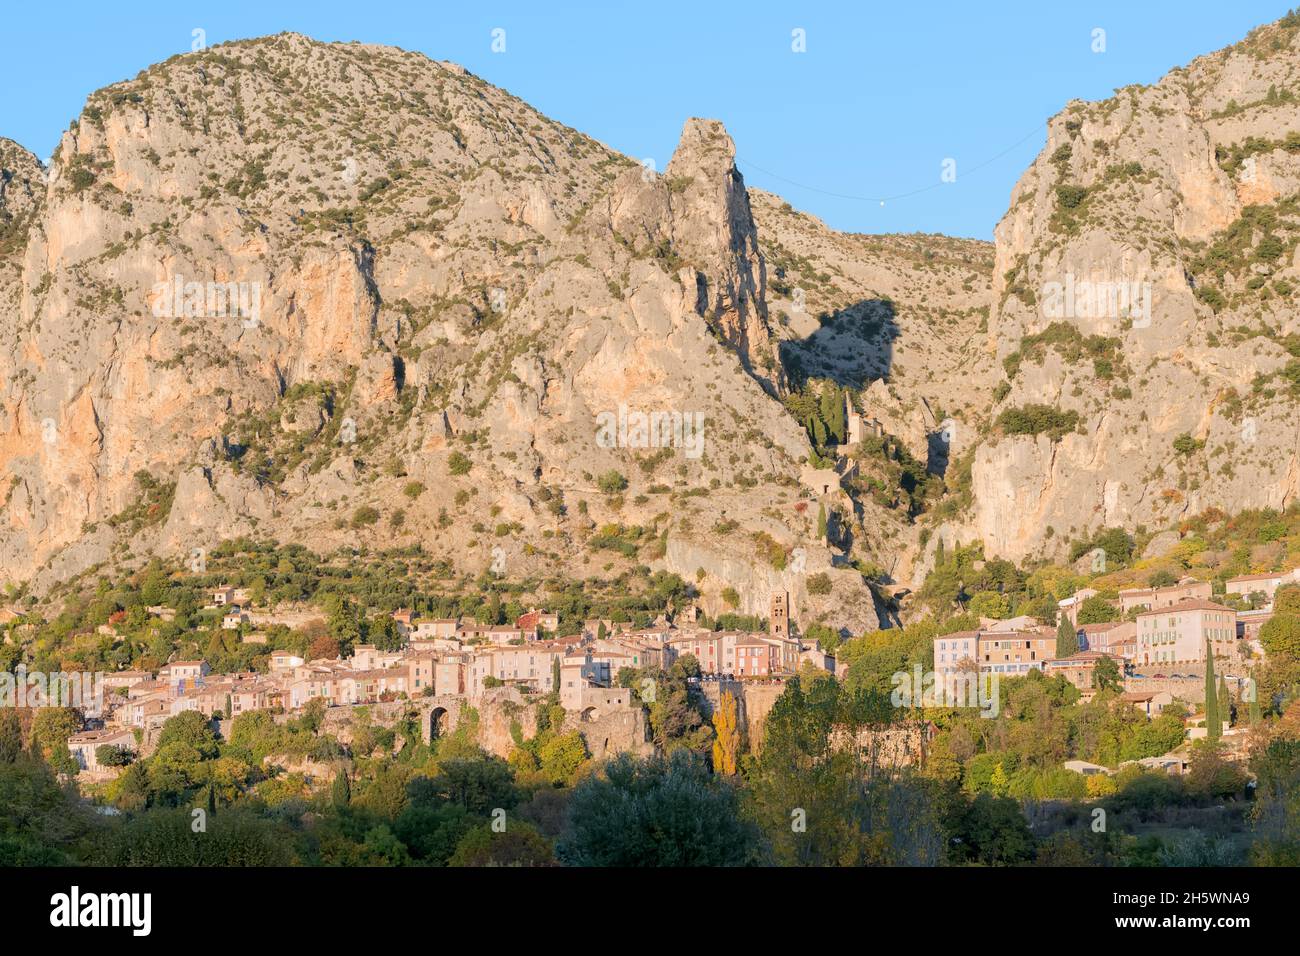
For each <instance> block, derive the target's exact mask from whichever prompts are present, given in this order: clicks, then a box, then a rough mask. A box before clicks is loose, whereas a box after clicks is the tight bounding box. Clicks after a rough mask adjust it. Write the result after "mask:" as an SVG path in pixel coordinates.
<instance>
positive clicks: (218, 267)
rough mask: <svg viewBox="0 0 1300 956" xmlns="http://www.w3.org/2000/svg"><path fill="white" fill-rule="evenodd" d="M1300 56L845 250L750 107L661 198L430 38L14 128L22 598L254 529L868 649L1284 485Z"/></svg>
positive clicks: (90, 106) (695, 142)
mask: <svg viewBox="0 0 1300 956" xmlns="http://www.w3.org/2000/svg"><path fill="white" fill-rule="evenodd" d="M1297 32H1300V27H1298V25H1297V23H1296V22H1295V18H1291V17H1288V18H1286V19H1284V20H1282V21H1279V22H1278V23H1276V24H1272V25H1269V26H1266V27H1262V28H1260V29H1259V30H1257V31H1255V32H1254V33H1252V34H1251V36H1250V37H1248V38H1247V39H1246V40H1244V41H1243V42H1242V43H1240V44H1237V45H1236V46H1234V47H1231V48H1229V49H1227V50H1224V51H1221V52H1219V53H1216V54H1213V55H1210V56H1207V57H1203V58H1201V59H1199V60H1197V61H1195V62H1194V63H1192V64H1191V65H1190V66H1188V67H1187V68H1184V69H1177V70H1174V71H1172V72H1171V73H1170V74H1169V75H1168V76H1166V77H1165V78H1164V79H1163V80H1161V81H1160V82H1159V83H1157V84H1155V85H1153V86H1151V87H1131V88H1126V89H1123V90H1120V91H1118V92H1117V94H1116V96H1115V97H1113V98H1111V99H1109V100H1106V101H1103V102H1100V103H1083V102H1073V103H1071V104H1069V105H1068V106H1067V108H1066V109H1065V110H1064V111H1063V112H1062V113H1061V114H1060V115H1058V116H1056V117H1054V118H1053V119H1052V120H1051V121H1050V122H1049V124H1048V143H1047V146H1046V148H1045V149H1044V150H1043V152H1042V154H1041V155H1040V156H1039V157H1038V158H1037V159H1036V160H1035V162H1034V163H1033V164H1032V165H1031V166H1030V168H1029V169H1028V170H1027V171H1026V173H1025V174H1024V176H1023V177H1022V178H1021V180H1020V182H1019V183H1018V184H1017V186H1016V188H1015V190H1014V192H1013V195H1012V198H1011V207H1010V209H1009V211H1008V212H1007V214H1006V216H1005V217H1004V219H1003V220H1002V222H1001V223H1000V224H999V226H998V228H997V231H996V243H995V244H993V245H990V244H988V243H982V242H978V241H974V240H961V239H950V238H947V237H943V236H928V235H899V236H868V235H853V234H844V233H838V232H836V231H834V230H832V229H830V228H828V227H827V226H826V225H825V224H823V223H821V222H819V221H818V220H816V219H815V218H813V217H811V216H808V215H806V214H803V213H800V212H798V211H797V210H795V209H793V208H792V207H791V206H790V205H789V204H788V203H786V202H784V201H783V200H782V199H780V198H779V197H776V196H773V195H770V194H768V193H765V192H762V191H760V190H752V189H747V188H746V186H745V183H744V181H743V178H742V177H741V175H740V173H739V172H738V171H737V169H736V166H735V163H734V153H735V150H734V145H733V143H732V141H731V139H730V137H729V136H728V135H727V133H726V131H725V129H724V128H723V127H722V125H721V124H720V123H718V122H716V121H711V120H701V119H691V120H688V121H687V122H686V123H685V126H684V129H683V132H682V137H681V141H680V143H679V144H678V147H677V150H676V152H675V153H674V155H673V158H672V161H671V162H670V164H669V165H668V167H667V168H666V170H664V172H663V173H662V174H659V173H656V172H654V171H653V170H649V169H645V168H642V167H641V166H640V165H638V164H637V163H635V162H634V161H632V160H631V159H629V158H628V157H625V156H623V155H621V154H619V153H617V152H615V151H613V150H610V149H608V148H606V147H604V146H602V145H601V144H599V143H596V142H595V141H593V140H591V139H590V138H588V137H586V136H584V135H582V134H581V133H578V132H576V131H574V130H571V129H568V128H566V127H564V126H562V125H560V124H558V123H556V122H554V121H552V120H550V119H548V118H547V117H545V116H543V115H541V114H540V113H538V112H536V111H535V110H533V109H532V108H530V107H529V106H527V105H526V104H525V103H523V102H521V101H519V100H518V99H516V98H515V97H512V96H511V95H509V94H508V93H506V92H505V91H503V90H500V89H497V88H495V87H493V86H491V85H490V84H488V83H486V82H484V81H483V80H481V79H479V78H477V77H475V76H473V75H471V74H469V73H467V72H466V71H465V70H463V69H461V68H460V67H458V66H455V65H454V64H450V63H439V62H433V61H430V60H428V59H427V58H426V57H424V56H423V55H420V54H416V53H408V52H405V51H401V50H397V49H393V48H387V47H378V46H369V45H363V44H356V43H350V44H325V43H319V42H316V41H313V40H310V39H308V38H306V37H302V36H298V35H294V34H284V35H279V36H274V37H267V38H262V39H257V40H249V41H240V42H236V43H230V44H224V45H221V46H218V47H214V48H211V49H209V50H205V51H200V52H197V53H192V54H186V55H183V56H178V57H173V58H172V59H171V60H168V61H167V62H165V63H162V64H159V65H157V66H154V67H151V68H150V69H148V70H145V71H144V72H143V73H141V74H140V75H139V76H138V77H136V78H135V79H133V80H130V81H127V82H123V83H119V84H115V85H113V86H110V87H107V88H106V89H103V90H100V91H98V92H96V93H94V94H93V95H92V96H91V97H90V98H89V99H88V101H87V103H86V106H85V108H84V109H83V111H82V113H81V115H80V117H78V118H77V120H75V121H74V122H73V123H72V124H71V126H70V128H69V129H68V131H67V132H66V133H65V134H64V136H63V140H62V143H61V144H60V146H59V149H58V150H57V152H56V154H55V156H54V158H53V160H52V162H51V165H50V168H49V169H48V170H46V169H45V168H44V167H43V166H42V165H41V164H40V163H39V162H37V161H36V159H35V158H34V157H32V156H31V155H30V154H29V153H27V152H26V151H25V150H23V149H22V148H21V147H19V146H17V145H16V144H13V143H10V142H9V141H7V140H0V171H2V172H0V476H2V477H3V488H4V491H3V495H4V497H3V501H2V507H0V569H2V572H3V573H2V574H0V583H5V584H8V585H11V586H19V585H26V586H29V587H31V588H32V589H33V591H34V592H37V593H39V592H40V591H41V590H42V589H44V588H48V587H49V586H50V585H52V584H53V583H55V582H57V581H60V580H64V579H67V578H68V577H70V576H73V575H76V574H79V573H82V572H85V571H87V570H88V569H94V568H98V567H103V566H112V567H119V566H127V567H129V566H134V565H136V564H138V563H139V562H140V561H143V560H144V559H145V558H147V556H149V555H151V554H156V553H162V554H171V555H184V556H186V557H188V558H190V559H192V560H194V561H202V560H203V555H204V553H205V550H206V549H209V548H211V547H212V546H213V545H215V544H216V543H218V542H220V541H221V540H224V539H228V538H231V537H236V536H240V535H248V536H252V537H266V538H274V539H276V540H279V541H283V542H300V543H304V544H307V545H309V546H311V547H312V548H314V549H317V550H320V551H322V552H326V551H332V550H334V549H337V548H340V547H343V548H348V547H355V548H364V549H371V550H374V549H383V548H394V547H411V546H415V545H418V546H420V547H421V548H423V549H424V550H425V551H426V553H429V554H432V555H435V556H437V557H439V558H441V559H443V560H445V561H446V562H447V565H448V567H450V568H454V569H455V570H456V571H457V572H459V573H462V574H479V573H483V572H490V573H495V574H504V575H512V576H513V575H527V574H534V573H547V574H563V575H567V576H570V577H574V578H582V577H588V576H601V575H608V574H610V573H611V572H614V571H617V570H618V569H621V568H626V567H628V566H629V565H632V564H645V565H649V566H651V567H652V568H655V569H662V570H667V571H671V572H675V573H678V574H680V575H682V576H683V577H684V578H686V579H687V580H688V581H690V582H691V583H692V584H693V585H695V586H696V587H697V588H698V590H699V592H700V594H701V599H702V602H703V603H704V605H705V607H706V609H708V610H710V611H711V612H713V613H717V612H719V611H723V610H735V611H737V612H740V613H748V614H765V613H766V611H767V605H768V600H769V597H770V595H771V593H772V592H773V591H779V590H787V591H789V592H790V593H791V595H792V598H793V605H794V611H795V616H796V619H797V620H800V621H801V622H804V623H807V622H810V621H817V620H826V621H832V620H833V622H834V623H835V624H837V625H839V626H843V627H845V628H847V629H850V630H854V631H860V630H862V629H866V628H870V627H873V626H875V625H876V624H877V622H878V620H879V619H880V616H881V613H882V611H883V606H882V605H881V604H880V594H881V593H883V592H884V591H887V590H888V588H889V586H890V585H892V586H894V587H896V588H898V587H916V586H918V585H919V584H920V582H921V580H922V579H923V577H924V575H925V573H926V572H927V570H928V568H929V567H930V565H931V561H932V553H933V548H934V547H935V546H936V544H937V542H939V541H944V542H945V543H948V544H952V543H954V542H958V541H961V542H970V541H973V540H977V539H978V540H982V541H983V542H984V543H985V550H986V553H987V554H989V555H990V556H993V555H998V556H1002V557H1006V558H1011V559H1015V560H1025V559H1034V558H1037V557H1057V556H1059V555H1060V554H1061V553H1063V552H1065V551H1066V550H1067V549H1069V548H1070V546H1071V543H1072V542H1079V541H1086V540H1087V539H1088V538H1089V536H1091V535H1093V534H1095V533H1096V532H1097V531H1098V530H1099V529H1101V528H1104V527H1113V526H1123V527H1126V528H1130V529H1132V528H1137V527H1140V526H1145V527H1146V528H1147V529H1149V530H1158V529H1165V528H1172V527H1176V525H1177V523H1178V521H1179V520H1180V519H1181V518H1183V517H1185V516H1187V515H1190V514H1193V513H1197V512H1199V511H1202V510H1204V509H1205V508H1207V507H1211V506H1217V507H1220V508H1223V509H1224V510H1226V511H1234V510H1239V509H1241V508H1245V507H1256V506H1266V505H1267V506H1274V507H1280V506H1283V505H1286V504H1288V503H1290V502H1291V501H1293V500H1295V497H1296V495H1297V492H1298V491H1300V429H1297V427H1296V424H1295V422H1296V417H1295V402H1296V400H1297V397H1298V396H1300V320H1297V318H1296V313H1295V308H1294V301H1295V300H1294V297H1295V295H1296V294H1297V292H1298V291H1300V275H1298V274H1297V270H1298V269H1300V262H1298V261H1297V252H1296V246H1297V240H1300V208H1298V207H1297V200H1298V199H1300V108H1298V105H1297V100H1296V97H1297V95H1300V85H1298V84H1297V78H1296V75H1295V74H1296V71H1297V68H1298V66H1297V64H1300V58H1298V57H1297V55H1296V54H1297V50H1296V42H1297V41H1296V34H1297ZM840 395H844V396H847V403H848V409H847V411H849V412H856V413H858V414H860V415H861V421H860V423H861V425H862V428H863V429H865V433H866V435H867V440H866V441H864V442H862V443H861V444H860V445H859V446H855V447H849V446H848V445H847V444H846V445H843V446H840V448H839V449H838V451H836V450H835V449H830V450H828V449H827V448H825V447H821V446H820V444H819V445H817V446H815V445H814V444H813V443H812V441H810V431H814V432H815V429H810V428H809V427H808V425H809V423H808V421H807V420H806V419H805V418H804V417H802V416H804V414H805V412H806V410H807V409H808V408H809V407H810V404H809V403H812V404H813V405H816V403H817V402H818V401H821V402H822V405H821V408H822V409H823V411H825V410H826V409H828V408H829V409H830V410H831V411H830V412H829V413H828V414H832V413H833V414H835V415H837V414H838V412H836V411H835V407H836V403H837V401H838V399H837V398H836V396H840ZM827 401H829V405H828V404H826V403H827ZM801 410H804V411H801ZM827 454H830V455H831V459H830V460H829V461H828V459H827V457H826V456H827ZM826 512H829V515H830V519H831V520H830V523H829V526H828V528H829V530H828V533H827V534H826V535H825V537H823V536H822V535H821V534H820V533H819V513H826ZM1161 540H1169V536H1162V538H1161ZM810 582H815V583H813V584H812V586H811V587H810Z"/></svg>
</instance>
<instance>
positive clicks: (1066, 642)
mask: <svg viewBox="0 0 1300 956" xmlns="http://www.w3.org/2000/svg"><path fill="white" fill-rule="evenodd" d="M1077 653H1079V632H1078V631H1076V630H1075V629H1074V625H1073V624H1071V623H1070V619H1069V618H1068V617H1066V616H1065V615H1064V614H1062V615H1061V623H1060V624H1058V625H1057V627H1056V657H1057V660H1060V659H1061V658H1063V657H1070V656H1071V655H1074V654H1077Z"/></svg>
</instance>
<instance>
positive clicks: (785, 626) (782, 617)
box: [767, 591, 790, 637]
mask: <svg viewBox="0 0 1300 956" xmlns="http://www.w3.org/2000/svg"><path fill="white" fill-rule="evenodd" d="M767 629H768V632H769V633H770V634H771V635H772V636H773V637H789V636H790V597H789V595H788V594H787V593H786V592H785V591H774V592H773V593H772V601H771V607H770V611H769V614H768V625H767Z"/></svg>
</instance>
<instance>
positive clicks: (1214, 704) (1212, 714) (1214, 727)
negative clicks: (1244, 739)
mask: <svg viewBox="0 0 1300 956" xmlns="http://www.w3.org/2000/svg"><path fill="white" fill-rule="evenodd" d="M1222 734H1223V723H1222V717H1221V715H1220V714H1219V692H1218V689H1217V687H1216V686H1215V680H1214V651H1213V650H1211V649H1210V642H1209V641H1206V642H1205V736H1206V739H1208V740H1218V739H1219V737H1220V736H1221V735H1222Z"/></svg>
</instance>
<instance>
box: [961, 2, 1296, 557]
mask: <svg viewBox="0 0 1300 956" xmlns="http://www.w3.org/2000/svg"><path fill="white" fill-rule="evenodd" d="M1298 32H1300V18H1297V17H1296V16H1294V15H1293V16H1288V17H1286V18H1284V19H1283V20H1282V21H1279V22H1278V23H1275V24H1271V25H1268V26H1264V27H1261V28H1259V29H1257V30H1255V31H1254V32H1253V33H1251V35H1250V36H1249V37H1248V38H1247V39H1245V40H1244V41H1242V42H1241V43H1238V44H1236V45H1235V46H1232V47H1229V48H1227V49H1225V50H1221V51H1219V52H1217V53H1214V54H1211V55H1209V56H1204V57H1201V58H1199V59H1197V60H1196V61H1194V62H1193V63H1192V64H1190V65H1189V66H1187V67H1186V68H1179V69H1175V70H1173V71H1171V72H1170V73H1169V74H1168V75H1167V76H1165V77H1164V78H1163V79H1162V80H1160V82H1158V83H1156V84H1155V85H1153V86H1149V87H1138V86H1133V87H1127V88H1124V89H1121V90H1118V91H1117V92H1116V95H1115V96H1114V97H1112V98H1111V99H1108V100H1105V101H1102V102H1099V103H1084V102H1072V103H1070V104H1069V105H1068V106H1067V107H1066V109H1065V110H1064V111H1063V112H1061V113H1060V114H1059V115H1057V116H1055V117H1053V118H1052V120H1051V121H1050V122H1049V124H1048V141H1047V145H1046V147H1045V148H1044V150H1043V152H1042V153H1041V154H1040V155H1039V156H1038V158H1037V159H1036V160H1035V161H1034V163H1033V164H1032V165H1031V166H1030V168H1029V169H1028V170H1027V171H1026V172H1025V174H1024V176H1023V177H1022V178H1021V179H1020V181H1019V183H1018V184H1017V185H1016V187H1015V190H1014V192H1013V194H1012V197H1011V207H1010V209H1009V211H1008V212H1007V214H1006V216H1005V217H1004V218H1003V219H1002V221H1001V222H1000V223H999V225H998V227H997V230H996V246H997V251H996V265H995V268H994V280H993V281H994V302H993V309H992V314H991V318H990V321H989V324H988V330H987V335H986V336H985V337H984V347H985V350H986V352H987V354H989V355H991V356H996V358H997V359H998V361H999V363H1000V365H1001V366H1002V367H1001V368H1000V369H999V370H998V371H999V372H1000V373H1001V375H1002V381H1001V382H1000V383H999V384H998V385H997V392H996V395H997V398H998V404H997V406H996V408H995V409H994V413H993V418H994V421H995V422H1000V423H1001V427H994V428H992V429H991V430H990V432H989V434H988V435H987V437H986V438H985V439H984V440H983V441H982V442H981V443H980V446H979V449H978V451H977V452H976V454H975V457H974V461H973V465H972V486H973V487H972V491H973V499H972V500H973V505H972V513H971V518H970V520H969V522H968V523H967V524H965V525H964V526H962V527H960V528H959V529H949V530H955V531H956V532H957V536H958V537H964V538H965V539H966V540H972V539H976V538H978V539H982V540H983V541H984V542H985V545H986V549H987V550H988V551H989V553H991V554H999V555H1002V556H1005V557H1008V558H1012V559H1021V558H1024V557H1027V556H1033V555H1040V554H1044V555H1055V554H1059V553H1060V552H1061V551H1062V550H1063V548H1064V546H1065V543H1066V542H1067V541H1069V540H1085V539H1087V538H1088V536H1089V535H1090V534H1091V533H1093V532H1095V531H1096V530H1097V529H1098V528H1101V527H1114V526H1120V527H1125V528H1130V529H1131V528H1136V527H1141V526H1145V527H1147V528H1150V529H1157V528H1167V527H1172V526H1175V525H1176V524H1177V523H1178V521H1179V520H1180V519H1181V518H1183V517H1184V516H1189V515H1192V514H1196V513H1199V512H1200V511H1202V510H1204V509H1206V508H1209V507H1218V508H1222V509H1224V510H1225V511H1228V512H1232V511H1236V510H1239V509H1242V508H1248V507H1266V506H1268V507H1274V508H1280V507H1283V506H1285V505H1287V504H1289V503H1291V502H1293V501H1295V500H1296V497H1297V494H1298V493H1300V428H1297V424H1296V423H1297V418H1296V402H1297V398H1300V361H1297V359H1298V358H1300V317H1298V316H1297V311H1296V304H1297V295H1300V259H1298V258H1297V250H1296V245H1297V239H1300V216H1298V215H1297V214H1298V213H1300V207H1298V206H1297V200H1298V199H1300V100H1298V99H1297V97H1298V96H1300V55H1298V54H1300V47H1297V42H1298V41H1297V33H1298ZM1034 406H1038V407H1037V408H1035V407H1034Z"/></svg>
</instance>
